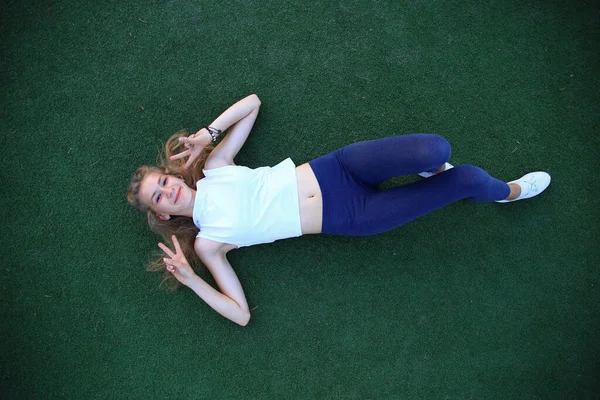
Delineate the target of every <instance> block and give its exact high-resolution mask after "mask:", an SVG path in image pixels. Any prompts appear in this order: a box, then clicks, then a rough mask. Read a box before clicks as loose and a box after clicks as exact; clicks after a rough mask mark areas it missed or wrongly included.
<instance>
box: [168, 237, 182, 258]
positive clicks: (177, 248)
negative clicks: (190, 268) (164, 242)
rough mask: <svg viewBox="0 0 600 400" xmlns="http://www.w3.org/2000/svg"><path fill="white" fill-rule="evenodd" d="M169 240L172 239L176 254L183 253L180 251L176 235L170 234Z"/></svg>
mask: <svg viewBox="0 0 600 400" xmlns="http://www.w3.org/2000/svg"><path fill="white" fill-rule="evenodd" d="M171 240H172V241H173V244H174V245H175V252H177V254H181V255H183V251H181V246H180V245H179V241H178V240H177V236H175V235H172V236H171Z"/></svg>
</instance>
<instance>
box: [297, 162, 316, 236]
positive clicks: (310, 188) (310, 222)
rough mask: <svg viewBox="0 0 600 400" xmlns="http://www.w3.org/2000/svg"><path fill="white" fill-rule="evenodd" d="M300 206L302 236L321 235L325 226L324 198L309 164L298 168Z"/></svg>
mask: <svg viewBox="0 0 600 400" xmlns="http://www.w3.org/2000/svg"><path fill="white" fill-rule="evenodd" d="M296 179H297V181H298V204H299V205H300V225H301V228H302V234H303V235H307V234H311V233H321V227H322V224H323V197H322V196H321V188H320V186H319V182H318V181H317V177H316V176H315V174H314V172H313V170H312V168H311V167H310V165H308V164H302V165H300V166H298V167H296Z"/></svg>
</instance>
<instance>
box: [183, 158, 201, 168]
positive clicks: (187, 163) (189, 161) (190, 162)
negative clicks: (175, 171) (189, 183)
mask: <svg viewBox="0 0 600 400" xmlns="http://www.w3.org/2000/svg"><path fill="white" fill-rule="evenodd" d="M196 157H198V155H197V154H191V155H190V158H188V160H187V162H186V163H185V165H184V166H183V169H188V168H189V167H190V166H191V165H192V163H193V162H194V160H195V159H196Z"/></svg>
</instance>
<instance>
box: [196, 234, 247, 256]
mask: <svg viewBox="0 0 600 400" xmlns="http://www.w3.org/2000/svg"><path fill="white" fill-rule="evenodd" d="M194 249H195V250H196V253H197V254H198V256H200V257H202V256H203V255H213V254H218V253H222V252H224V253H227V252H228V251H230V250H233V249H237V246H236V245H234V244H230V243H224V242H217V241H215V240H211V239H207V238H205V237H200V236H199V237H197V238H196V241H195V242H194Z"/></svg>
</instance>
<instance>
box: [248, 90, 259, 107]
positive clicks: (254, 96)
mask: <svg viewBox="0 0 600 400" xmlns="http://www.w3.org/2000/svg"><path fill="white" fill-rule="evenodd" d="M249 97H250V98H252V101H253V102H254V105H255V107H257V108H258V107H260V104H261V103H260V99H259V98H258V95H256V94H255V93H254V94H251V95H250V96H249Z"/></svg>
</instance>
